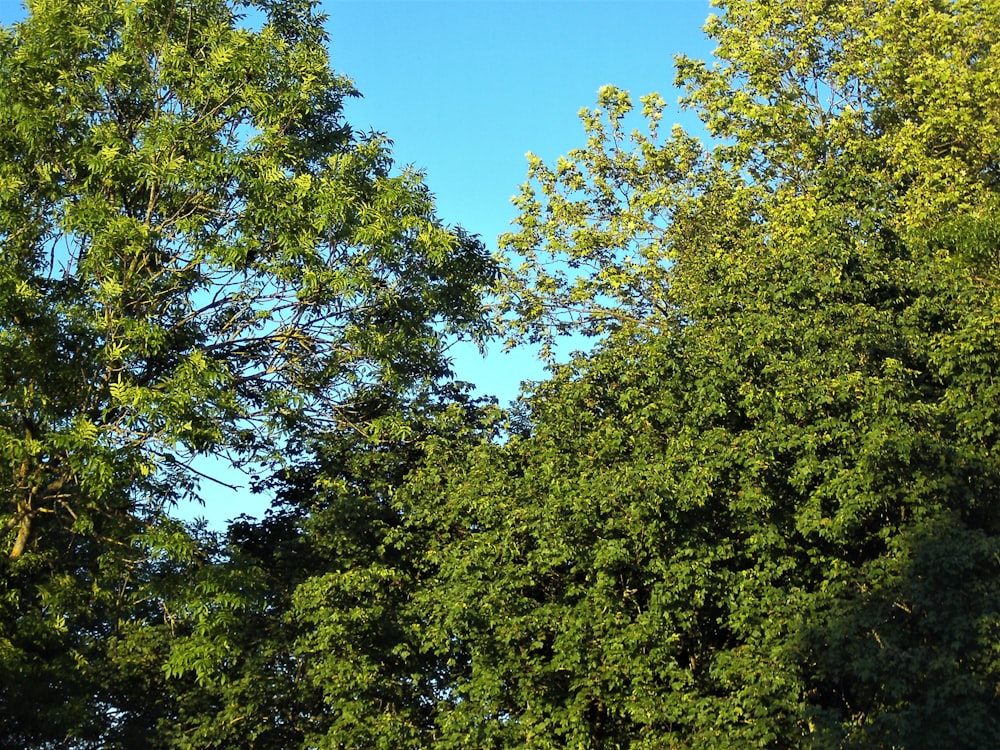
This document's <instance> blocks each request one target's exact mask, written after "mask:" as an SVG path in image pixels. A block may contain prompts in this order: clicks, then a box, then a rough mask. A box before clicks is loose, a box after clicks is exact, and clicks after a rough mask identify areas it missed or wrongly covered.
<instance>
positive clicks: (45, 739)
mask: <svg viewBox="0 0 1000 750" xmlns="http://www.w3.org/2000/svg"><path fill="white" fill-rule="evenodd" d="M28 11H29V14H28V17H27V19H26V20H24V21H23V22H20V23H17V24H15V25H13V26H12V27H10V28H4V29H0V80H2V81H3V85H2V87H0V259H2V260H0V309H2V315H0V457H2V459H0V477H2V479H0V481H2V483H3V486H4V488H5V490H4V493H3V500H2V503H0V545H2V552H3V555H2V557H3V561H2V562H0V571H2V574H0V613H2V614H0V674H2V679H0V706H2V707H0V716H2V718H0V738H2V739H0V743H2V744H3V745H4V746H5V747H6V746H9V747H57V746H58V747H112V746H115V747H117V746H128V747H137V746H140V745H145V744H146V743H147V742H150V741H151V740H149V739H148V737H147V734H149V736H155V734H156V732H157V731H159V730H156V716H155V712H156V711H157V710H159V708H157V706H158V705H159V704H160V703H162V701H163V700H164V698H163V696H162V695H158V694H157V690H158V689H159V688H162V685H159V686H157V687H155V688H150V689H149V690H140V689H139V687H140V686H141V685H142V684H144V683H146V682H149V681H150V680H152V679H153V677H152V676H151V675H156V674H159V673H161V672H163V671H164V669H165V668H164V666H163V663H162V661H157V660H156V658H155V657H156V654H157V653H158V652H163V653H166V651H169V649H167V647H166V645H165V644H167V640H163V639H161V640H157V639H158V638H160V637H161V636H160V635H156V633H160V634H161V635H162V633H164V632H167V633H170V634H171V635H172V634H174V633H175V632H177V631H178V629H179V628H181V626H182V625H183V623H185V622H186V618H187V617H189V616H191V615H193V614H196V613H197V612H199V611H201V610H202V609H204V608H206V607H207V608H209V609H215V608H218V607H221V606H222V604H221V603H220V602H222V601H224V598H217V597H216V593H215V589H213V586H215V587H218V586H221V585H222V583H223V582H220V581H215V583H212V581H210V580H206V581H204V582H202V583H200V584H199V586H201V588H200V589H199V588H196V589H195V590H193V591H192V592H191V595H190V596H189V597H188V600H187V601H186V602H182V603H181V604H180V606H181V609H180V610H178V611H173V610H171V609H169V607H168V604H167V601H168V599H169V595H170V593H171V591H173V590H174V589H177V590H178V591H179V590H180V589H181V588H183V586H182V585H181V584H180V583H178V580H182V579H183V575H188V574H190V572H191V570H193V569H200V568H206V566H207V568H208V569H212V570H214V567H213V565H211V564H210V563H212V562H213V561H216V560H217V557H216V556H215V554H216V553H215V552H213V549H212V545H211V544H210V543H209V542H210V540H209V539H208V538H207V537H205V535H204V534H200V533H198V532H197V530H190V529H185V528H183V527H182V526H181V525H179V524H177V523H176V522H175V521H172V520H171V519H170V517H169V512H170V507H171V504H172V503H173V501H175V500H176V499H177V498H178V497H180V496H181V495H184V494H188V493H192V492H196V491H197V482H198V478H199V475H198V474H197V473H196V472H197V467H196V466H195V467H192V465H191V462H192V460H193V459H195V458H196V457H198V456H202V455H206V454H214V455H218V456H221V457H222V458H223V459H225V460H231V461H234V462H236V463H237V464H239V463H247V464H248V465H250V466H254V465H260V464H262V463H263V464H265V465H266V464H268V462H272V461H276V460H277V461H282V460H284V459H283V457H282V456H281V453H282V452H283V451H285V450H286V448H287V446H288V445H291V444H293V443H294V439H295V436H296V435H301V434H315V433H319V432H323V431H327V430H333V431H340V430H343V429H347V427H348V426H350V427H351V429H356V430H358V432H359V434H365V435H367V436H368V437H369V438H370V439H372V440H374V441H377V440H378V439H379V438H380V436H393V435H397V433H398V432H399V431H401V430H402V431H404V432H405V426H401V425H400V424H399V422H398V420H394V419H393V418H392V413H391V411H389V410H383V412H382V413H380V414H379V415H378V418H376V419H372V420H369V421H367V422H365V421H363V420H364V415H362V414H361V412H359V411H358V409H359V404H362V403H363V402H364V401H365V400H368V399H370V398H372V396H371V395H370V394H381V396H382V397H383V398H386V399H389V400H391V399H392V397H393V394H399V393H404V392H407V391H408V390H410V389H413V388H415V387H418V386H420V384H421V383H423V382H425V381H427V380H432V379H434V378H437V377H439V376H441V375H442V374H444V373H446V372H447V370H448V362H447V359H446V358H445V356H444V349H443V346H442V342H443V341H445V340H446V337H449V336H451V335H452V334H455V333H458V332H464V333H466V334H476V333H477V332H479V331H480V330H481V328H482V314H481V311H480V305H479V291H478V290H479V288H480V287H481V286H482V285H483V284H485V283H487V282H488V281H489V279H490V277H491V276H492V271H491V268H492V262H491V261H490V260H489V257H488V255H487V254H486V253H485V252H484V250H483V247H482V245H481V243H480V242H479V241H478V240H477V239H476V238H475V237H472V236H470V235H468V234H466V233H465V232H463V231H462V230H461V229H455V228H450V227H448V226H445V225H444V224H442V222H440V221H439V220H438V219H437V218H436V216H435V213H434V203H433V199H432V196H431V194H430V193H429V192H428V190H427V188H426V187H425V186H424V185H423V183H422V177H421V175H420V174H419V173H416V172H414V171H411V170H403V171H398V170H394V169H393V165H392V161H391V157H390V152H389V144H388V141H387V140H386V139H385V138H384V137H381V136H379V135H377V134H367V135H365V134H362V133H358V132H355V131H354V130H352V129H351V127H350V125H349V123H347V122H346V121H345V120H344V117H343V114H342V110H343V104H344V101H345V100H346V99H347V98H348V97H352V96H356V95H357V92H356V91H355V90H354V88H353V86H352V84H351V81H350V80H349V79H347V78H346V77H344V76H342V75H340V74H338V73H335V72H334V71H333V70H332V69H331V67H330V64H329V60H328V53H327V50H326V43H327V38H326V36H325V32H324V30H323V18H322V17H321V16H320V15H318V14H317V13H316V10H315V8H314V4H313V3H311V2H299V1H298V0H274V1H273V2H272V1H271V0H261V2H247V3H243V2H229V1H228V0H208V1H207V2H203V1H202V0H199V1H198V2H186V1H185V0H122V1H121V2H118V1H114V2H112V1H107V2H105V1H103V0H98V1H96V2H84V1H80V2H77V1H75V0H74V1H72V2H63V1H59V2H49V1H47V0H37V2H31V3H29V7H28ZM206 499H208V500H209V501H210V497H207V498H206ZM185 571H186V572H185ZM223 572H225V571H223ZM182 574H183V575H182ZM216 574H218V575H222V572H219V571H216ZM209 578H211V576H209ZM213 580H214V579H213ZM154 584H155V585H154ZM241 585H242V584H241ZM157 587H159V588H157ZM172 587H173V588H172ZM178 587H179V588H178ZM247 587H248V590H250V589H252V587H251V586H250V584H247ZM154 589H155V590H154ZM198 596H200V597H201V601H198V599H197V597H198ZM147 624H148V625H151V626H152V625H157V626H158V629H157V628H151V629H148V630H147V629H144V627H142V626H145V625H147ZM130 629H131V630H130ZM133 630H134V631H135V633H134V636H135V637H134V638H132V639H131V640H127V639H126V640H122V638H123V637H124V635H127V634H129V633H131V632H132V631H133ZM109 648H110V651H109ZM164 649H166V651H164ZM112 652H114V653H112ZM178 658H179V657H178ZM181 671H184V670H181ZM185 674H186V672H185ZM183 684H184V683H183V682H179V683H178V684H177V688H176V689H180V688H181V686H182V685H183ZM130 726H132V727H133V728H130ZM134 727H139V729H142V730H143V731H139V729H134ZM133 729H134V731H137V732H139V734H129V732H133ZM145 730H149V732H148V733H147V732H145ZM154 730H155V731H154ZM150 733H151V734H150ZM138 737H142V739H138ZM116 743H117V744H116ZM236 744H241V743H236Z"/></svg>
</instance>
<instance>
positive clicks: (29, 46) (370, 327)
mask: <svg viewBox="0 0 1000 750" xmlns="http://www.w3.org/2000/svg"><path fill="white" fill-rule="evenodd" d="M66 8H67V6H66V4H53V5H46V4H44V3H39V4H37V5H35V6H33V15H32V17H31V18H30V19H29V21H27V22H26V23H25V24H22V25H20V26H18V27H16V28H15V29H14V30H13V31H12V32H8V33H7V34H6V35H5V36H4V37H3V40H2V45H3V48H4V51H3V56H2V63H0V64H2V66H3V68H4V74H5V76H7V78H9V79H10V80H16V81H17V82H18V84H17V85H16V86H11V87H7V88H4V89H3V91H2V92H0V113H3V114H2V115H0V117H3V118H5V119H4V127H3V128H0V139H4V149H3V152H2V159H3V161H2V164H0V167H2V171H0V179H2V182H0V185H2V186H3V190H4V191H5V192H3V193H2V203H0V209H2V213H0V216H2V217H3V219H2V220H3V222H4V223H3V225H2V232H3V233H2V234H0V238H2V239H3V252H4V253H5V256H4V258H5V260H4V266H3V268H2V270H0V273H2V274H4V276H3V277H2V278H0V290H2V292H0V293H2V294H3V295H4V297H3V300H4V302H3V305H4V308H3V309H4V310H5V317H4V318H3V328H2V329H0V333H2V335H3V338H2V339H0V340H2V342H3V344H2V345H3V346H4V350H3V351H4V357H3V365H2V367H3V368H5V369H4V370H2V372H3V373H4V375H3V377H4V378H5V381H4V383H5V388H4V391H3V398H5V399H6V400H7V406H8V408H7V409H6V410H5V411H4V412H2V414H0V420H3V421H2V427H3V432H2V433H0V434H2V438H0V439H2V440H3V441H4V442H3V455H4V456H5V457H6V459H8V463H7V464H5V465H6V466H7V467H8V468H7V469H5V471H7V472H8V474H7V480H6V481H7V486H9V487H10V488H11V491H10V492H9V493H8V501H7V502H8V507H7V510H6V514H7V515H6V518H7V519H8V520H7V521H6V534H7V537H6V540H7V542H6V543H7V545H8V547H7V549H8V550H9V553H8V560H7V561H6V562H5V563H4V565H5V567H4V568H3V573H4V578H3V586H4V588H3V598H2V600H0V601H2V607H3V610H2V611H3V617H2V619H0V627H2V628H3V630H2V631H0V670H2V671H3V675H4V680H3V682H2V683H0V707H2V709H3V712H2V714H0V716H2V719H0V743H2V744H5V745H9V746H16V747H67V748H75V747H102V748H103V747H135V746H153V747H177V748H205V747H252V748H289V747H302V748H348V747H350V748H362V747H370V748H425V747H434V748H456V749H457V748H469V747H476V748H507V747H510V748H514V747H517V748H520V747H536V748H562V747H574V748H626V747H628V748H636V749H638V748H665V747H667V748H669V747H691V748H732V747H770V748H797V747H803V748H806V747H808V748H827V747H829V748H843V747H879V748H881V747H886V748H889V747H894V748H939V747H949V748H952V747H954V748H983V747H993V746H997V745H998V744H1000V721H998V720H997V718H996V717H997V716H1000V710H998V709H1000V706H998V688H1000V659H998V656H997V653H998V652H997V643H998V642H1000V515H998V514H1000V511H998V507H1000V506H998V504H997V496H998V492H1000V464H998V455H1000V452H998V446H997V440H998V436H1000V407H998V404H1000V386H998V385H997V382H996V376H995V373H996V372H998V371H1000V284H998V278H1000V277H998V273H1000V256H998V254H997V247H998V239H1000V232H998V230H997V222H998V217H1000V88H998V86H997V83H996V82H997V81H998V80H1000V75H998V74H1000V70H998V67H1000V62H998V58H997V50H1000V3H998V2H997V1H996V0H940V1H939V0H840V1H839V2H829V1H828V0H794V2H793V1H792V0H753V1H752V2H751V1H750V0H721V1H720V2H719V3H718V15H713V16H711V17H710V18H709V20H708V22H707V25H706V31H707V32H708V33H709V35H711V37H712V38H713V39H714V40H715V42H716V43H717V51H716V59H714V60H713V61H710V62H701V61H696V60H690V59H687V58H684V57H679V58H677V71H678V83H679V84H680V85H681V86H683V87H684V90H685V92H686V93H685V97H684V100H683V103H684V106H687V107H691V108H694V109H695V110H696V111H697V112H698V113H699V114H700V116H701V118H702V120H703V122H704V123H705V125H706V127H707V128H708V131H709V133H710V134H711V135H712V136H713V139H714V141H715V143H716V145H714V146H713V147H711V148H708V147H706V146H705V145H703V144H702V143H700V142H699V141H698V140H697V139H696V138H693V137H691V136H690V135H688V134H686V133H685V132H683V130H681V129H680V128H677V127H674V128H672V129H670V131H669V132H667V131H666V129H665V128H664V125H663V120H664V117H666V116H667V115H666V106H665V103H664V102H663V100H662V99H661V98H660V97H658V96H656V95H649V96H646V97H644V98H642V99H640V100H639V102H638V103H637V104H634V103H633V101H632V99H631V97H630V95H629V94H628V93H627V92H625V91H622V90H619V89H616V88H614V87H604V88H602V89H601V90H600V92H599V93H598V102H597V107H596V108H595V109H593V110H584V111H583V112H582V116H581V119H582V121H583V125H584V129H585V133H586V141H585V143H584V145H583V146H582V147H581V148H579V149H576V150H574V151H571V152H570V153H568V154H567V155H566V156H565V157H563V158H562V159H559V160H558V161H557V162H556V163H554V164H545V163H544V162H542V161H541V160H539V159H536V158H534V157H532V158H531V159H530V163H529V181H528V182H527V183H526V184H525V185H524V186H523V188H522V191H521V193H520V195H519V196H518V197H517V199H516V206H517V210H518V212H519V215H518V217H517V219H516V226H515V230H514V231H513V232H511V233H510V234H508V235H505V236H504V237H502V238H501V245H502V247H503V249H504V250H505V251H506V256H505V257H506V260H505V261H502V262H505V263H506V267H505V268H504V269H503V274H502V277H501V281H500V283H499V284H498V285H497V286H496V287H495V288H494V291H495V293H496V298H497V308H498V311H499V312H498V314H497V321H496V322H497V323H498V325H499V329H500V331H501V332H502V333H503V334H504V335H505V336H506V337H507V339H508V342H509V343H510V344H511V345H518V344H520V343H523V342H534V343H536V344H541V345H542V347H543V350H544V351H547V352H550V351H552V346H553V344H554V343H555V342H557V341H558V339H559V337H560V336H561V335H563V334H566V333H570V334H583V335H586V336H591V337H592V338H593V346H592V348H591V350H590V351H589V352H587V353H581V354H577V355H575V356H573V357H572V358H571V360H570V361H569V362H567V363H564V364H556V363H555V362H554V361H553V362H552V366H551V375H550V377H549V379H547V380H546V381H544V382H540V383H537V384H534V385H533V386H532V387H531V388H530V390H529V391H528V392H526V393H525V394H524V396H523V398H522V400H521V401H520V402H519V404H518V405H517V406H516V407H515V408H513V409H512V410H510V411H508V412H504V411H502V410H498V409H496V407H493V406H491V405H490V404H488V403H483V402H478V401H476V400H473V399H471V398H470V397H469V396H468V395H467V393H466V392H465V391H464V390H463V388H462V387H461V386H460V385H455V384H451V383H449V382H447V380H446V379H445V378H444V377H443V376H444V375H445V374H446V369H447V368H446V367H445V363H444V361H443V360H442V359H441V350H440V349H439V343H440V338H441V336H442V335H444V334H446V333H448V332H449V331H457V330H459V329H462V330H465V331H467V332H472V333H477V332H485V330H486V329H485V327H484V323H483V321H482V318H481V317H480V308H479V305H478V302H477V296H476V295H477V291H478V290H479V289H480V285H481V284H482V283H484V282H485V281H487V280H488V279H489V276H490V269H491V267H490V263H489V262H488V261H487V260H486V259H484V257H483V255H482V253H481V248H480V247H479V245H478V244H477V243H476V242H475V241H474V240H473V239H471V238H469V237H468V236H466V235H464V234H463V233H462V232H461V231H460V230H450V229H448V228H446V227H443V226H441V225H440V223H439V222H437V221H436V220H435V219H434V216H433V206H432V204H431V201H430V197H429V195H428V194H427V192H426V190H425V189H424V188H423V187H422V186H421V185H420V184H419V180H418V178H417V177H416V176H414V175H412V174H409V173H403V174H402V175H398V174H396V175H394V174H393V173H392V172H391V171H390V168H389V167H390V165H389V162H388V156H387V153H386V151H385V144H384V143H383V142H381V141H379V140H378V139H377V138H374V137H362V136H359V135H357V134H354V133H352V132H351V131H350V130H349V129H348V127H347V125H346V123H344V122H343V119H342V117H341V115H340V105H341V102H342V100H343V97H345V96H349V95H351V94H352V93H353V92H352V90H351V88H350V85H349V82H347V81H346V80H344V79H341V78H338V77H336V76H334V75H333V74H332V73H330V71H329V68H328V63H327V60H326V57H325V52H324V51H323V47H322V43H323V42H324V38H323V36H322V33H321V29H320V26H319V22H318V19H316V18H315V17H314V16H313V15H312V12H311V8H310V7H309V6H308V5H299V4H297V3H295V2H292V1H291V0H279V1H277V2H274V3H261V5H260V7H259V8H258V10H259V11H260V13H258V15H255V16H253V17H251V16H248V17H247V20H246V21H245V22H240V21H238V20H237V19H236V18H235V16H234V15H232V14H233V12H234V11H235V10H237V9H235V8H232V7H230V6H223V5H205V4H201V3H199V4H198V5H197V6H196V7H195V6H191V7H187V6H184V5H175V4H172V3H167V4H164V5H157V4H155V3H153V2H149V3H146V4H141V3H123V4H121V5H115V6H100V5H85V4H80V5H79V6H73V12H72V13H68V12H66V11H65V9H66ZM256 19H263V20H256ZM244 24H245V25H244ZM133 31H134V32H135V33H134V34H133V33H132V32H133ZM122 71H128V75H120V73H121V72H122ZM633 107H635V109H633ZM636 122H638V123H639V124H641V125H642V127H639V128H637V129H634V130H633V129H632V128H633V124H634V123H636ZM227 450H228V451H231V452H233V453H234V454H236V455H246V456H254V457H261V456H264V455H266V454H268V453H269V452H272V451H279V452H280V453H282V454H283V458H284V460H285V462H286V463H287V465H288V466H289V468H286V469H283V470H281V471H279V472H276V473H274V474H273V475H272V476H271V477H270V479H267V480H266V481H265V483H266V484H268V485H269V486H270V487H271V488H272V489H273V490H274V491H275V492H276V494H277V497H278V501H277V503H276V505H275V507H274V508H273V509H272V511H271V512H270V513H269V515H268V516H267V517H266V518H265V519H264V520H263V521H255V520H253V519H241V520H239V521H238V522H236V523H234V524H233V525H232V526H231V527H230V529H229V530H228V532H227V533H226V535H225V536H224V538H221V539H219V538H216V537H215V536H213V535H212V534H209V533H207V532H206V531H204V530H200V529H197V528H191V527H186V526H185V525H183V524H181V523H179V522H177V521H174V520H172V519H170V518H169V516H167V515H165V514H164V513H163V512H162V509H163V506H164V505H165V504H166V501H167V500H168V499H169V498H170V497H172V494H171V492H175V491H176V490H175V489H172V488H174V487H176V486H177V482H178V478H179V477H183V476H184V475H183V473H182V471H183V468H184V464H185V462H186V460H187V458H188V457H189V456H191V455H194V454H196V453H201V452H212V451H217V452H221V451H227ZM165 485H167V486H165ZM181 487H182V488H183V484H182V485H181ZM41 701H47V702H48V703H49V704H50V705H53V706H56V707H57V708H55V709H53V710H52V711H51V712H48V713H47V714H46V715H45V716H44V717H42V716H40V714H39V712H38V711H37V706H38V705H39V702H41Z"/></svg>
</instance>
